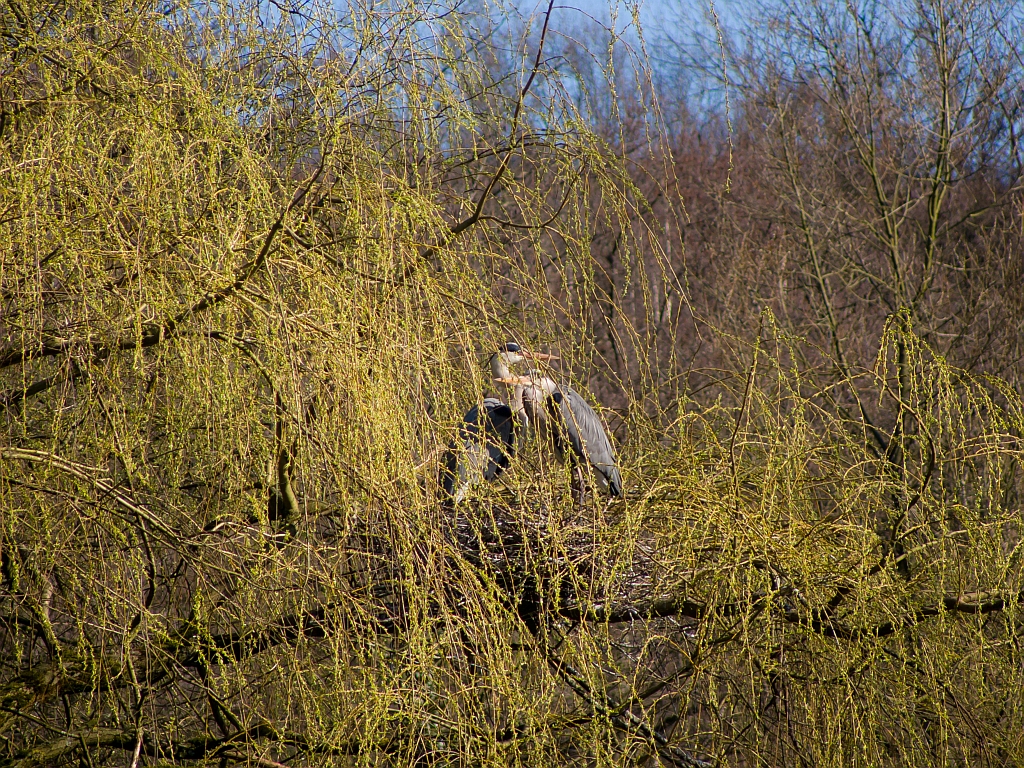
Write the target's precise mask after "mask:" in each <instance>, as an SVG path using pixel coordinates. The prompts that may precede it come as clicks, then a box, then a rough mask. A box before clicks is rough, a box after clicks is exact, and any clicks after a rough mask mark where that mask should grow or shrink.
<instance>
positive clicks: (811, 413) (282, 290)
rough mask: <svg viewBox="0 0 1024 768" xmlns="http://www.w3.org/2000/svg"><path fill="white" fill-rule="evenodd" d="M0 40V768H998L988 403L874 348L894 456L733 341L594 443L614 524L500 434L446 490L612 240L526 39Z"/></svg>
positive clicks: (420, 15)
mask: <svg viewBox="0 0 1024 768" xmlns="http://www.w3.org/2000/svg"><path fill="white" fill-rule="evenodd" d="M0 23H2V35H3V39H4V52H5V53H4V60H3V64H2V73H3V74H2V80H0V89H2V91H0V93H2V99H3V101H2V110H0V173H2V177H3V182H2V187H0V195H2V197H0V211H2V214H0V244H2V247H0V287H2V291H3V297H2V298H3V305H2V312H3V314H2V317H0V330H2V339H0V342H2V347H0V383H2V392H0V408H2V411H3V439H2V444H0V520H2V526H0V536H2V573H0V578H2V583H0V589H2V591H0V627H2V634H0V647H2V649H3V650H2V653H0V739H2V741H0V764H3V765H9V766H32V765H62V764H67V765H71V764H75V765H90V766H91V765H101V764H104V765H105V764H124V765H132V766H137V765H203V764H210V765H214V764H215V765H262V766H280V765H289V766H294V765H382V764H383V765H392V764H394V765H417V766H423V765H456V764H457V765H494V766H499V765H500V766H506V765H547V764H567V763H568V764H580V765H584V764H585V765H627V764H646V765H711V764H715V763H719V764H736V765H753V764H763V763H768V764H779V765H791V764H794V763H795V762H798V761H803V762H806V763H807V764H835V765H839V764H842V765H847V764H856V765H879V764H893V765H926V764H927V765H934V764H939V763H943V764H945V763H948V764H962V763H964V762H970V763H972V764H991V765H1006V764H1012V763H1014V762H1020V761H1022V760H1024V745H1022V741H1021V736H1020V734H1021V733H1022V732H1024V728H1022V727H1021V726H1022V722H1021V719H1022V716H1024V712H1022V706H1021V700H1020V696H1019V691H1020V690H1022V689H1024V679H1022V678H1024V671H1022V670H1024V665H1022V664H1021V658H1020V650H1019V643H1020V637H1021V613H1020V603H1021V597H1022V592H1021V590H1022V584H1021V564H1020V549H1019V526H1020V512H1019V504H1020V497H1019V490H1018V489H1019V488H1020V482H1021V477H1020V472H1021V451H1020V448H1019V443H1018V440H1019V439H1020V437H1019V436H1020V435H1021V432H1022V428H1024V423H1022V420H1024V412H1022V403H1021V400H1020V398H1019V397H1018V395H1017V393H1015V392H1014V391H1013V390H1012V389H1010V388H1009V387H1007V386H1005V385H1003V384H1002V383H1001V382H1000V381H999V380H998V379H975V378H971V377H969V376H967V375H966V374H964V373H962V372H961V371H958V370H957V369H955V368H953V367H951V366H949V365H948V364H947V363H946V362H945V361H944V360H943V359H942V358H941V357H938V356H936V355H934V354H932V353H931V352H930V350H929V349H928V348H927V347H926V346H925V345H924V344H922V343H921V342H919V341H918V340H917V339H916V338H915V337H914V336H913V334H912V333H911V332H910V331H908V330H907V329H906V327H905V326H903V325H900V324H893V325H891V326H890V327H889V328H888V329H887V331H886V335H885V336H884V337H883V338H882V339H881V340H880V342H878V344H879V346H878V348H879V352H878V356H877V360H876V361H875V365H874V367H873V368H872V369H871V371H870V375H869V374H868V373H865V377H866V378H867V379H869V381H867V383H865V384H864V385H863V388H862V391H870V392H871V393H873V395H874V396H875V397H877V399H878V401H879V403H883V402H884V403H886V404H887V405H888V406H889V407H891V408H893V409H894V410H895V411H896V412H898V413H899V414H900V418H899V419H896V420H895V422H894V423H896V424H898V425H906V426H905V427H904V426H900V429H903V430H904V432H902V433H899V434H896V433H894V434H892V435H890V436H889V439H888V440H885V439H882V441H881V444H882V445H889V446H891V450H880V449H879V448H878V447H877V445H876V442H877V441H875V440H873V439H870V438H869V436H867V435H866V434H865V432H864V426H863V424H861V425H860V427H859V428H858V427H857V422H856V420H854V419H851V418H848V417H847V416H846V415H844V413H842V412H839V411H837V409H836V408H834V407H831V405H830V402H831V401H830V399H829V398H830V392H829V391H828V388H825V389H824V390H823V389H822V388H821V387H820V386H819V384H818V383H817V381H816V380H815V379H813V378H811V377H808V376H807V375H806V374H805V373H804V372H803V371H802V370H801V368H800V367H799V366H798V365H797V364H796V363H795V362H794V361H795V360H798V359H799V354H798V353H797V350H798V349H799V348H800V347H801V345H804V344H805V343H806V342H804V341H803V340H801V339H799V338H795V337H792V336H790V335H787V334H786V333H785V332H784V331H782V330H780V329H779V328H778V327H776V325H775V322H774V319H773V317H772V316H771V315H770V313H768V312H765V313H764V314H763V315H762V322H761V327H760V329H759V330H757V332H756V333H752V334H751V336H750V338H730V337H727V336H724V335H723V336H721V337H720V338H719V339H717V340H716V343H720V344H723V345H728V346H729V347H730V348H731V349H732V350H733V351H734V352H735V359H736V360H740V361H742V365H741V366H740V367H738V368H737V370H736V371H735V372H734V373H737V374H739V375H738V377H737V378H736V379H735V380H736V381H739V384H738V385H737V386H736V387H734V388H733V389H732V390H729V389H728V387H727V386H726V387H725V388H724V389H723V390H722V391H723V392H724V394H723V395H722V396H721V397H719V398H718V400H717V401H713V402H712V401H707V402H698V401H697V400H694V399H690V400H688V401H687V402H686V403H684V404H683V405H684V406H685V407H680V408H678V409H676V411H673V414H674V415H670V414H668V413H664V412H660V411H658V412H654V413H652V408H651V398H650V397H649V394H650V393H649V392H645V391H643V390H642V389H641V390H635V391H634V390H628V391H625V392H624V393H623V396H624V398H625V400H626V402H628V403H630V407H629V408H628V409H627V410H626V411H625V413H624V414H607V415H608V417H609V418H608V420H609V423H613V424H615V425H619V426H620V428H619V429H617V430H616V432H617V437H618V439H619V441H620V446H621V460H622V464H623V468H624V473H625V475H626V478H627V486H628V490H629V492H628V494H627V498H626V499H625V500H622V501H616V502H612V503H609V502H606V501H603V500H600V499H597V498H594V497H593V496H591V497H590V498H589V499H586V500H584V502H583V503H582V504H581V503H580V502H579V501H578V500H577V496H576V494H574V493H573V492H572V491H571V489H570V483H569V478H568V476H567V475H566V473H563V472H561V471H560V470H559V469H555V468H552V467H551V465H550V463H549V462H547V461H545V456H544V453H545V451H544V447H543V446H541V445H536V444H529V445H527V447H526V448H525V449H524V451H523V452H522V455H521V456H520V459H519V461H517V463H516V464H515V465H513V467H511V468H510V470H509V471H508V472H507V473H506V474H505V475H504V476H503V478H502V479H501V481H500V482H498V483H495V484H493V485H491V486H489V487H485V488H481V489H478V491H476V492H475V494H474V495H472V497H471V498H470V499H469V500H468V501H467V503H466V504H464V505H460V506H459V507H458V508H456V509H452V508H451V507H450V505H445V504H443V503H442V502H441V500H440V499H439V495H438V489H437V468H438V463H439V459H440V456H441V453H442V452H443V450H444V449H445V446H446V445H447V443H448V441H449V439H450V438H451V436H452V435H453V433H454V431H455V429H456V427H457V424H458V422H459V419H460V418H461V414H462V413H463V412H464V411H465V409H466V407H467V406H468V405H469V404H470V403H472V402H474V401H476V399H477V398H479V397H480V395H481V393H482V392H483V391H484V390H485V389H487V388H488V382H487V381H486V380H485V379H484V370H483V366H482V364H481V363H482V361H483V359H484V358H485V356H486V354H487V353H488V351H489V350H490V349H493V348H494V347H495V345H497V344H498V343H500V342H503V341H505V340H506V339H508V338H516V339H518V340H520V341H523V342H530V343H532V345H533V346H535V347H537V348H544V349H545V350H547V349H550V350H551V351H558V352H561V353H562V356H563V358H564V359H565V361H566V364H565V373H564V375H565V376H568V377H573V378H577V379H579V380H580V381H581V382H582V383H581V384H580V386H581V388H584V389H585V386H584V385H585V384H586V374H587V370H588V368H590V367H592V366H593V365H595V364H599V363H600V360H601V358H600V357H596V356H595V353H594V350H593V349H592V348H591V346H589V345H588V343H587V339H586V333H585V331H586V327H585V326H584V325H583V321H582V320H577V321H574V318H583V317H588V316H590V310H591V308H592V307H593V306H594V305H595V303H597V302H604V303H603V304H602V305H601V306H602V311H604V310H605V309H607V310H608V311H612V312H614V311H615V306H614V302H613V301H612V299H614V297H612V299H609V298H608V296H607V295H605V294H602V293H601V292H600V291H598V290H597V289H596V288H595V286H596V284H597V282H598V281H597V273H598V271H599V267H598V266H597V265H596V264H595V263H594V260H593V259H592V257H591V254H590V250H589V247H590V243H591V239H592V238H591V234H590V233H591V232H592V231H593V227H594V226H595V222H602V223H604V224H605V225H608V224H609V222H610V223H611V225H618V226H620V227H623V229H621V230H620V231H622V232H623V235H622V237H621V248H622V249H623V252H624V253H628V252H630V249H631V248H633V247H634V245H635V241H636V239H637V238H639V237H641V236H642V233H639V234H638V233H631V232H630V231H627V230H626V229H624V227H625V224H624V222H629V221H634V222H636V221H641V220H642V218H641V217H638V216H637V215H635V214H636V212H637V211H638V210H640V209H641V208H642V201H641V200H640V199H639V197H638V195H637V192H636V190H635V189H634V188H632V187H631V186H630V185H629V183H628V182H627V181H626V176H625V174H624V173H623V172H622V171H621V163H619V162H618V161H616V159H615V157H616V153H615V150H614V148H610V147H608V146H607V145H605V144H604V143H603V142H602V141H601V140H600V139H599V138H598V137H597V136H595V135H594V134H593V133H592V132H591V131H590V130H589V129H588V123H587V120H586V117H587V116H586V114H584V113H581V112H579V111H578V110H577V108H576V107H574V105H578V104H580V103H583V102H585V100H583V101H582V102H581V99H580V98H579V97H580V91H579V90H578V89H576V88H573V87H571V86H570V84H571V83H572V79H571V77H568V78H567V77H566V76H565V74H566V73H565V72H564V71H561V70H560V69H559V67H561V66H562V65H563V64H564V59H558V58H554V57H552V56H551V55H550V54H551V50H552V45H553V44H554V43H553V41H552V35H553V32H552V27H551V8H550V7H549V8H548V9H547V13H543V14H540V15H538V16H537V17H535V18H532V19H525V20H523V19H518V17H514V16H513V15H511V14H505V15H502V14H500V13H497V12H495V10H494V9H490V8H489V9H484V11H482V12H479V13H473V12H471V10H470V9H467V8H465V7H462V6H461V5H460V4H457V3H456V4H452V5H446V4H437V5H434V6H423V5H422V4H415V3H409V4H401V3H394V4H390V5H384V6H378V5H374V4H368V5H366V6H360V5H357V4H351V5H349V6H347V7H345V8H344V9H339V8H337V7H334V6H331V5H329V4H325V5H322V6H321V5H317V4H315V3H310V4H306V5H301V6H295V7H289V6H284V5H277V4H274V5H272V6H260V5H259V4H251V5H247V4H245V3H240V2H236V3H230V4H211V5H203V4H192V5H188V6H183V7H177V6H164V5H150V4H137V5H133V6H120V7H114V6H111V5H108V4H89V3H84V2H74V3H70V4H69V3H65V2H39V3H34V4H33V3H19V2H16V0H8V2H7V3H6V4H5V5H4V6H3V8H2V11H0ZM636 268H637V269H642V268H643V265H642V264H641V263H639V262H637V263H636ZM638 279H639V280H640V281H641V283H640V284H644V283H643V281H644V280H652V279H661V280H666V279H669V278H668V277H667V276H665V275H657V274H643V275H640V276H639V278H638ZM609 302H611V303H609ZM618 322H619V323H620V327H623V326H621V324H622V323H625V322H626V321H625V320H623V319H622V318H620V319H619V321H618ZM643 338H644V337H643V336H642V335H641V334H639V333H634V332H632V329H631V328H630V327H629V326H628V325H627V326H624V330H623V331H622V339H623V341H624V343H629V344H632V348H633V355H634V356H635V359H637V360H639V361H640V364H641V367H642V366H643V365H644V364H645V360H646V357H645V354H646V353H645V350H644V346H643ZM897 367H898V369H899V372H898V374H894V373H893V371H894V370H895V369H896V368H897ZM897 380H898V385H897V384H896V383H894V382H897ZM698 406H699V407H698ZM616 417H621V418H616ZM884 437H885V436H882V438H884ZM897 448H898V450H897Z"/></svg>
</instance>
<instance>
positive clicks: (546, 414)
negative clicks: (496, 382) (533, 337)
mask: <svg viewBox="0 0 1024 768" xmlns="http://www.w3.org/2000/svg"><path fill="white" fill-rule="evenodd" d="M500 381H501V382H502V383H503V384H505V385H506V386H512V385H514V386H517V387H523V394H522V398H523V410H524V412H525V414H526V416H527V418H528V419H529V423H530V425H531V427H532V428H534V429H536V431H537V432H538V433H540V434H541V435H542V436H546V437H548V438H549V439H550V440H551V441H552V443H553V444H554V448H555V454H556V455H557V456H558V458H559V459H560V460H561V461H563V462H565V461H573V462H576V463H577V466H579V465H583V466H588V467H590V469H592V470H593V471H594V475H595V477H596V478H597V483H598V485H599V486H600V488H601V489H602V490H604V491H606V492H607V493H609V494H610V495H611V496H621V495H622V474H621V473H620V472H619V467H618V465H617V463H616V461H615V451H614V449H613V448H612V442H611V439H610V438H609V437H608V433H607V432H606V431H605V428H604V425H603V424H602V423H601V418H600V417H599V416H598V415H597V413H596V412H595V411H594V409H593V408H591V407H590V403H588V402H587V401H586V400H584V399H583V396H582V395H580V393H579V392H577V391H576V390H574V389H573V388H572V387H568V386H565V385H564V384H556V383H555V381H554V380H553V379H551V378H550V377H548V376H545V375H544V374H543V373H542V372H540V371H538V370H530V371H528V372H527V375H526V376H517V377H504V378H501V379H500Z"/></svg>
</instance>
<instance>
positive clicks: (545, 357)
mask: <svg viewBox="0 0 1024 768" xmlns="http://www.w3.org/2000/svg"><path fill="white" fill-rule="evenodd" d="M523 354H524V355H525V356H526V357H532V358H533V359H534V360H560V359H561V358H560V357H559V356H558V355H549V354H547V353H545V352H524V353H523Z"/></svg>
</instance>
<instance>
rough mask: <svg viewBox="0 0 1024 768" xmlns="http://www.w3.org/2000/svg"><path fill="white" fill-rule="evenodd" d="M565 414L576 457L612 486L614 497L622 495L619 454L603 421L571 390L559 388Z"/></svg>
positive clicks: (554, 396)
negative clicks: (617, 457) (617, 463)
mask: <svg viewBox="0 0 1024 768" xmlns="http://www.w3.org/2000/svg"><path fill="white" fill-rule="evenodd" d="M552 399H554V401H555V402H556V403H558V405H559V408H560V410H561V419H562V422H563V423H564V425H565V434H566V437H567V438H568V440H569V445H570V446H571V447H572V451H573V453H575V454H576V455H577V456H578V457H579V458H581V459H583V460H584V461H586V462H587V463H589V464H590V466H592V467H593V468H594V469H595V470H596V471H597V472H598V473H600V475H601V477H603V478H604V480H605V481H606V482H607V483H608V490H609V492H610V493H611V495H612V496H621V495H622V475H621V474H620V473H619V468H618V466H617V465H616V463H615V451H614V450H613V449H612V442H611V440H610V439H609V438H608V433H607V432H605V430H604V425H603V424H602V423H601V419H600V417H599V416H598V415H597V413H596V412H595V411H594V409H593V408H591V407H590V403H588V402H587V401H586V400H584V399H583V396H582V395H580V393H579V392H577V391H576V390H574V389H571V388H570V387H559V389H558V391H556V392H555V394H554V395H552Z"/></svg>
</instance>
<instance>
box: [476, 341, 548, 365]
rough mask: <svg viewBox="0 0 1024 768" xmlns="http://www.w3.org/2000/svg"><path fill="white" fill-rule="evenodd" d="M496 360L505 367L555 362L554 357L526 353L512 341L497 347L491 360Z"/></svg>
mask: <svg viewBox="0 0 1024 768" xmlns="http://www.w3.org/2000/svg"><path fill="white" fill-rule="evenodd" d="M494 358H498V360H500V361H501V362H502V363H504V364H505V365H506V366H512V365H516V364H518V363H522V362H525V361H527V360H531V361H532V360H557V359H558V357H557V356H556V355H549V354H545V353H543V352H528V351H527V350H525V349H523V348H522V347H521V346H520V345H519V344H518V343H516V342H514V341H507V342H505V343H504V344H502V345H501V346H500V347H498V350H497V351H496V352H495V353H494V355H492V357H491V359H492V360H493V359H494Z"/></svg>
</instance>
